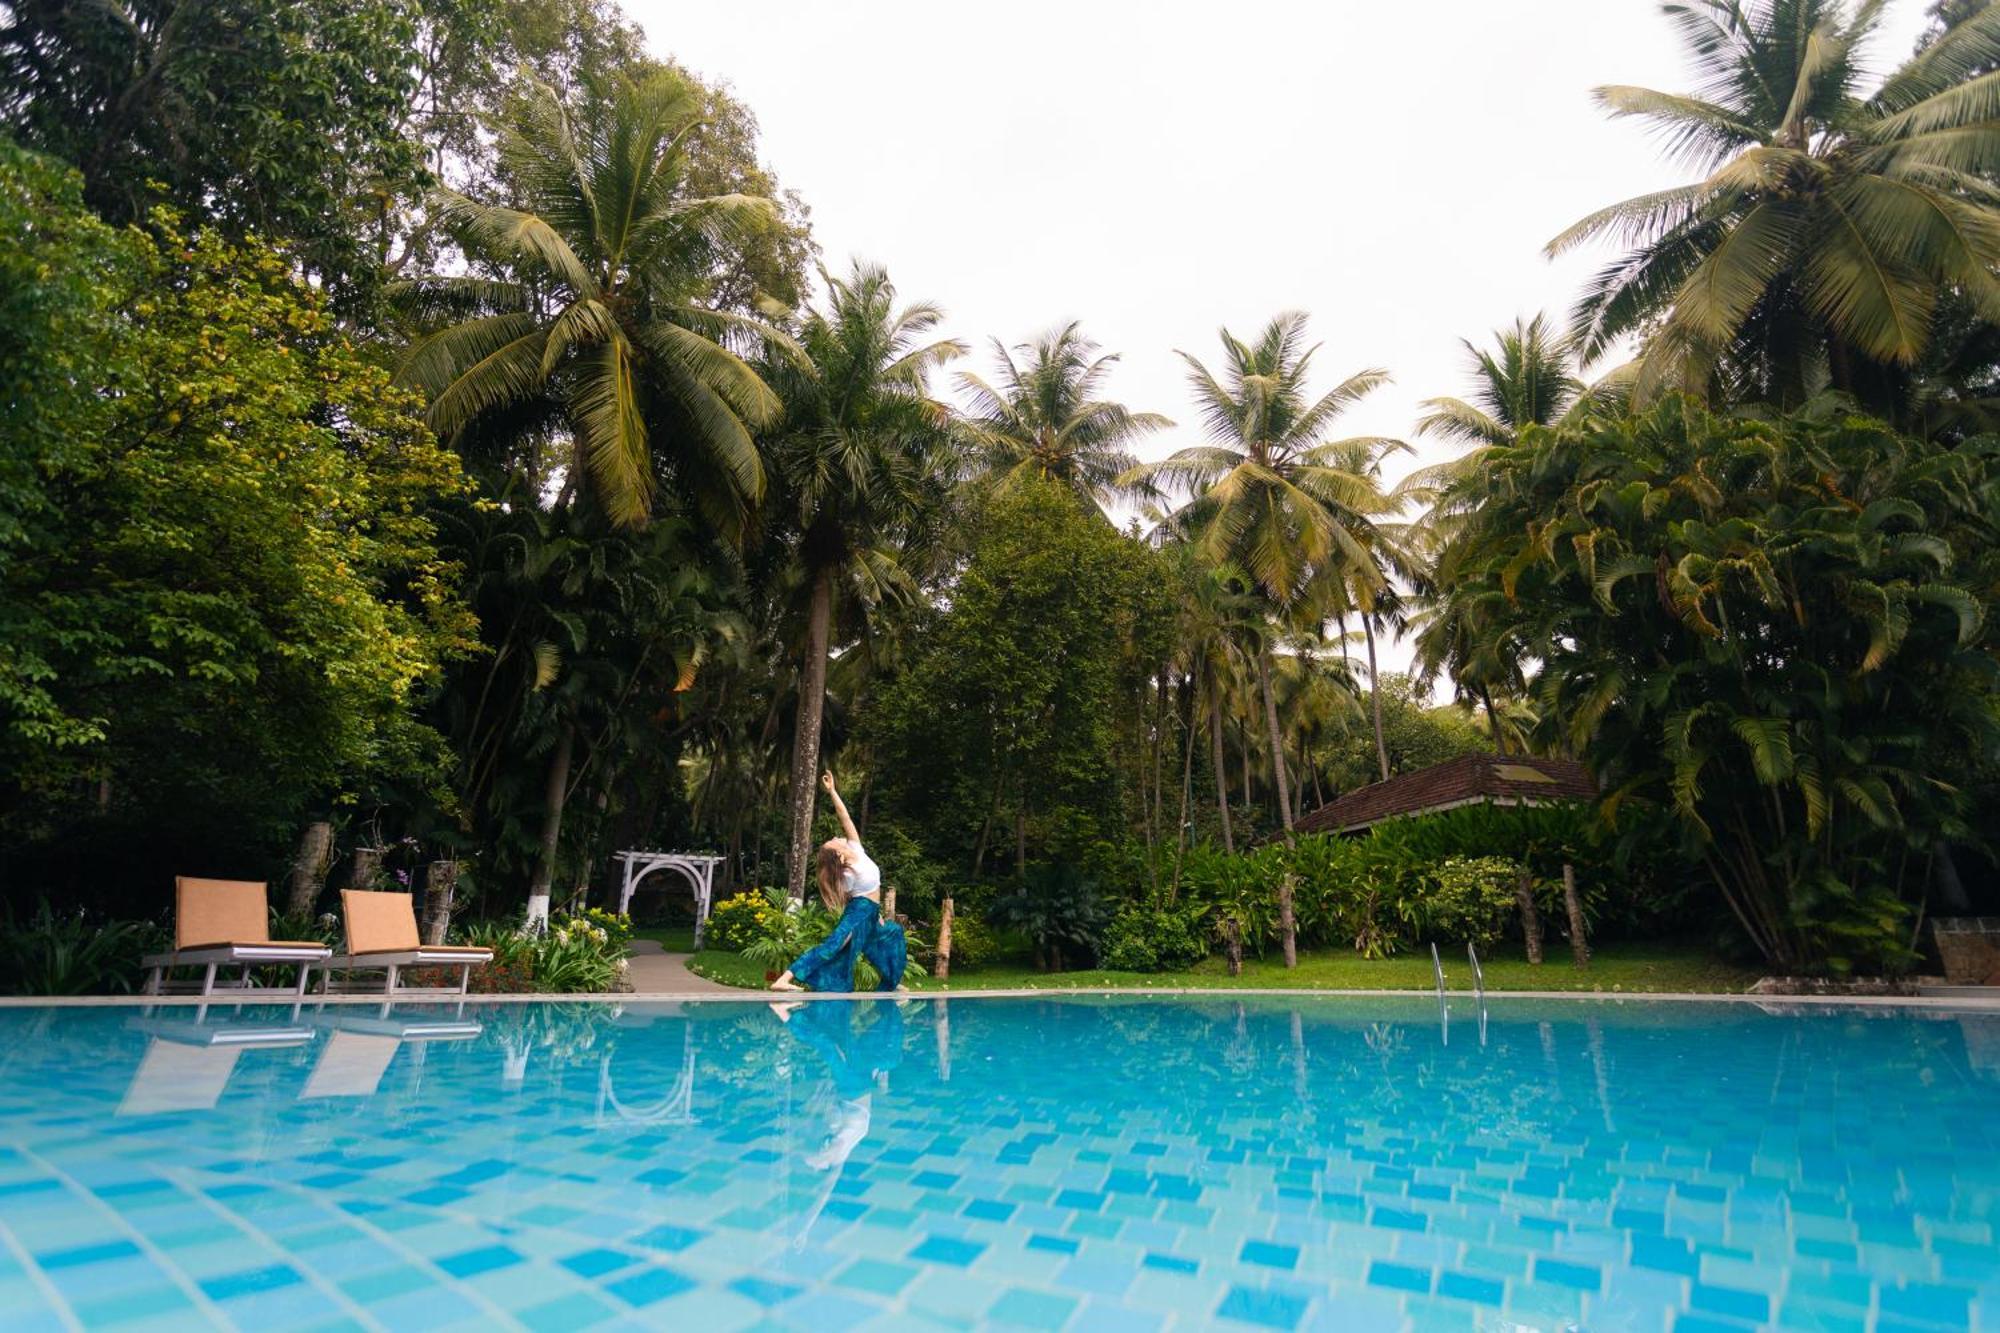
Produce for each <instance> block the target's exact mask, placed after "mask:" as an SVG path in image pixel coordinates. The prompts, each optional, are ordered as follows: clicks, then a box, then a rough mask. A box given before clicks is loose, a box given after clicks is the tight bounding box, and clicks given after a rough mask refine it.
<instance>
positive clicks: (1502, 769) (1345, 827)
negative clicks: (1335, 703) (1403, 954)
mask: <svg viewBox="0 0 2000 1333" xmlns="http://www.w3.org/2000/svg"><path fill="white" fill-rule="evenodd" d="M1596 799H1597V783H1596V782H1594V781H1592V780H1591V776H1590V773H1589V771H1588V770H1587V769H1585V768H1584V766H1583V765H1582V764H1579V763H1577V762H1576V761H1574V760H1571V759H1538V758H1533V757H1530V756H1528V755H1517V754H1468V755H1461V756H1460V757H1458V758H1457V759H1448V760H1446V761H1445V762H1444V763H1442V764H1436V765H1433V766H1432V767H1430V768H1425V769H1419V770H1418V771H1417V772H1415V773H1404V774H1401V775H1400V776H1398V777H1393V778H1390V779H1389V780H1388V781H1387V782H1376V783H1372V784H1370V785H1369V786H1366V787H1357V788H1356V789H1355V790H1353V791H1351V792H1348V793H1347V794H1346V795H1345V796H1342V797H1340V798H1339V799H1338V800H1336V801H1334V802H1333V803H1332V804H1330V805H1323V806H1321V807H1320V808H1319V809H1317V810H1315V811H1313V812H1312V813H1311V814H1309V815H1307V816H1306V817H1305V818H1304V819H1301V820H1300V821H1299V822H1298V831H1299V832H1300V833H1339V832H1342V831H1354V830H1359V829H1364V828H1367V827H1369V826H1370V825H1372V824H1378V823H1380V822H1381V821H1383V820H1385V819H1394V818H1395V817H1397V816H1398V815H1418V814H1426V813H1429V812H1431V811H1434V810H1448V809H1450V808H1451V807H1452V806H1455V805H1473V804H1481V803H1490V804H1493V805H1542V804H1546V803H1548V802H1550V801H1592V800H1596Z"/></svg>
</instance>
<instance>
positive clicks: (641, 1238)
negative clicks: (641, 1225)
mask: <svg viewBox="0 0 2000 1333" xmlns="http://www.w3.org/2000/svg"><path fill="white" fill-rule="evenodd" d="M707 1234H708V1233H707V1232H704V1231H696V1230H694V1229H693V1228H691V1227H677V1226H673V1225H671V1224H668V1223H662V1224H661V1225H659V1226H656V1227H653V1228H651V1229H649V1230H647V1231H643V1232H641V1233H640V1234H639V1235H636V1236H634V1237H632V1238H631V1244H634V1245H643V1246H645V1247H646V1248H647V1249H649V1250H663V1251H665V1252H666V1253H668V1254H679V1253H680V1252H681V1251H682V1250H685V1249H687V1248H688V1247H689V1246H690V1245H693V1244H694V1243H695V1242H696V1241H698V1240H700V1239H701V1238H702V1237H703V1236H705V1235H707Z"/></svg>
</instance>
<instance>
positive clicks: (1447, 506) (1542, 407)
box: [1384, 315, 1629, 766]
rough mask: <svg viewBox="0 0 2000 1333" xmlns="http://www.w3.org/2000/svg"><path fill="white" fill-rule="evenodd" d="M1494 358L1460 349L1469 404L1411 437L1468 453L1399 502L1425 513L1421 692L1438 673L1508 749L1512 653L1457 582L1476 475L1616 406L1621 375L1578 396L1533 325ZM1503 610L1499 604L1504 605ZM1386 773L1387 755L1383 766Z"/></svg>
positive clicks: (1478, 490) (1420, 575) (1515, 655)
mask: <svg viewBox="0 0 2000 1333" xmlns="http://www.w3.org/2000/svg"><path fill="white" fill-rule="evenodd" d="M1493 341H1494V350H1492V351H1486V350H1483V349H1481V348H1478V347H1476V346H1474V345H1473V344H1472V343H1469V342H1468V343H1467V344H1465V349H1466V352H1467V353H1468V354H1469V355H1470V356H1471V358H1472V369H1473V392H1472V396H1471V397H1470V398H1469V399H1460V398H1432V399H1428V400H1426V402H1425V403H1424V407H1425V408H1426V409H1427V410H1426V413H1425V415H1424V416H1423V417H1422V418H1420V419H1419V420H1418V422H1417V433H1418V434H1419V435H1428V436H1431V437H1433V438H1435V439H1442V440H1445V441H1448V442H1451V443H1460V444H1467V445H1470V446H1471V448H1469V449H1468V450H1467V451H1466V452H1465V453H1464V454H1462V455H1460V456H1459V457H1457V458H1454V459H1451V460H1450V461H1448V462H1445V463H1440V464H1436V465H1434V466H1432V467H1429V468H1423V469H1419V470H1418V471H1417V472H1416V473H1414V474H1412V475H1411V476H1410V477H1409V478H1408V479H1407V480H1406V481H1405V482H1404V483H1403V487H1402V490H1403V492H1404V494H1406V495H1408V496H1410V497H1411V498H1412V499H1415V500H1418V501H1420V502H1423V503H1426V504H1427V506H1428V507H1427V509H1426V511H1425V513H1424V516H1423V518H1422V519H1421V520H1420V521H1419V522H1418V523H1417V524H1416V525H1415V526H1414V528H1413V529H1412V531H1411V533H1410V544H1411V546H1412V548H1413V550H1415V551H1417V552H1419V553H1421V555H1422V556H1423V557H1424V558H1422V559H1419V560H1417V561H1415V562H1413V565H1414V568H1413V569H1412V571H1411V573H1412V577H1411V579H1410V584H1411V587H1412V589H1413V590H1414V592H1415V594H1416V598H1415V601H1416V606H1415V615H1414V623H1415V625H1416V626H1417V634H1416V649H1417V652H1416V671H1417V678H1418V680H1419V681H1420V682H1422V683H1424V684H1426V685H1427V684H1428V683H1429V682H1430V681H1432V680H1435V679H1436V678H1437V676H1438V675H1439V674H1440V673H1443V674H1444V675H1445V676H1446V677H1447V678H1448V679H1450V681H1451V682H1452V684H1453V686H1454V688H1455V689H1457V690H1458V691H1459V693H1460V695H1461V697H1464V698H1468V699H1471V700H1473V701H1474V702H1476V703H1478V704H1479V705H1480V706H1481V707H1483V708H1484V710H1485V712H1486V719H1487V725H1488V727H1489V729H1490V732H1491V737H1492V741H1493V744H1494V746H1495V747H1497V748H1499V749H1502V750H1504V749H1506V748H1507V745H1508V741H1509V733H1508V730H1507V728H1506V726H1505V725H1504V723H1503V716H1502V715H1503V709H1502V707H1501V705H1500V703H1499V702H1498V700H1505V699H1512V698H1518V697H1519V696H1520V694H1521V692H1522V690H1523V689H1524V682H1523V678H1522V672H1521V655H1520V651H1519V646H1518V645H1515V644H1512V643H1510V642H1509V641H1508V640H1506V639H1505V638H1504V637H1499V636H1496V635H1495V634H1493V633H1491V632H1490V631H1491V630H1492V629H1493V626H1494V624H1495V621H1496V616H1495V612H1496V610H1500V611H1501V616H1502V618H1504V609H1501V608H1496V607H1495V606H1494V605H1493V603H1492V602H1491V601H1490V598H1491V595H1492V590H1491V589H1488V588H1486V587H1485V586H1484V585H1481V584H1479V583H1477V582H1471V583H1468V582H1463V581H1461V580H1460V579H1459V578H1458V577H1457V574H1456V567H1457V565H1458V564H1459V563H1460V562H1461V561H1462V560H1463V559H1464V558H1465V547H1466V545H1467V543H1466V540H1465V525H1466V520H1467V516H1468V511H1467V510H1466V509H1465V508H1463V507H1461V501H1463V502H1464V503H1467V504H1473V505H1476V504H1478V503H1479V502H1480V498H1481V497H1483V496H1484V495H1485V493H1486V492H1485V489H1484V487H1483V485H1482V480H1483V479H1482V478H1481V477H1480V476H1479V473H1480V471H1481V469H1483V468H1484V467H1486V466H1487V465H1488V463H1489V461H1490V454H1491V450H1492V449H1493V448H1494V447H1496V446H1501V445H1511V444H1513V443H1514V442H1515V440H1516V439H1517V438H1518V437H1519V435H1520V432H1521V431H1522V430H1524V429H1526V428H1527V427H1529V426H1550V425H1554V424H1555V423H1556V422H1558V421H1568V420H1573V419H1576V418H1578V417H1580V416H1581V415H1582V414H1583V413H1586V412H1590V411H1595V410H1599V409H1600V408H1606V407H1611V406H1614V405H1618V404H1620V403H1622V401H1623V398H1624V391H1625V389H1626V387H1627V384H1626V381H1627V380H1628V379H1629V375H1627V374H1625V373H1622V372H1614V373H1613V374H1612V375H1609V376H1607V377H1606V378H1605V380H1604V381H1602V382H1600V383H1599V384H1598V385H1596V386H1594V387H1591V388H1588V389H1587V388H1586V387H1585V385H1584V383H1583V381H1582V380H1581V379H1579V378H1578V377H1577V375H1576V374H1575V372H1574V370H1573V368H1572V358H1571V356H1570V350H1569V346H1568V344H1567V342H1566V341H1565V340H1563V339H1559V338H1557V337H1555V336H1554V335H1553V334H1552V333H1551V332H1550V330H1549V328H1548V324H1547V320H1546V319H1545V318H1544V317H1543V316H1541V315H1537V316H1535V318H1534V319H1532V320H1529V321H1527V322H1526V323H1521V322H1519V321H1517V322H1516V323H1515V324H1514V326H1513V327H1512V328H1511V329H1502V330H1500V331H1498V332H1497V333H1495V334H1494V335H1493ZM1503 600H1504V599H1503ZM1384 763H1385V766H1386V755H1385V756H1384Z"/></svg>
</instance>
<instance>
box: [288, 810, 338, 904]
mask: <svg viewBox="0 0 2000 1333" xmlns="http://www.w3.org/2000/svg"><path fill="white" fill-rule="evenodd" d="M332 864H333V824H332V823H331V822H330V821H328V820H324V819H315V820H313V821H312V822H311V823H309V824H307V825H306V827H305V831H304V832H302V833H300V834H299V850H298V854H297V855H296V856H294V857H293V858H292V879H291V891H290V893H289V894H288V895H287V896H286V898H285V915H286V916H289V917H292V918H293V919H297V918H299V917H303V916H306V915H308V914H310V913H311V911H312V909H313V904H314V903H317V902H318V901H319V895H320V890H321V889H323V888H325V887H326V872H327V869H328V867H330V866H332Z"/></svg>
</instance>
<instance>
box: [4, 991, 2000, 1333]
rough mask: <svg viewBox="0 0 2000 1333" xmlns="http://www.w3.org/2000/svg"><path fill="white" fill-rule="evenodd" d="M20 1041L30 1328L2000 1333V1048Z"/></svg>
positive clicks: (1597, 1015)
mask: <svg viewBox="0 0 2000 1333" xmlns="http://www.w3.org/2000/svg"><path fill="white" fill-rule="evenodd" d="M1468 1005H1469V1002H1468V1001H1465V1000H1462V999H1456V998H1455V999H1454V1001H1453V1011H1452V1015H1451V1020H1450V1022H1449V1025H1448V1026H1444V1025H1441V1023H1440V1019H1439V1013H1438V1009H1437V1006H1436V1003H1435V1001H1425V1000H1420V999H1416V998H1411V999H1372V998H1369V999H1361V998H1328V999H1307V1000H1297V999H1290V998H1275V997H1274V998H1246V999H1244V1000H1242V1001H1237V1000H1234V999H1216V998H1206V997H1203V998H1195V997H1188V998H1176V999H1168V998H1163V997H1145V998H1141V999H1123V998H1098V999H1091V998H1050V999H1032V1000H1017V999H960V1000H953V1001H949V1002H946V1001H937V1000H918V1001H913V1002H910V1003H908V1004H906V1005H904V1006H900V1007H899V1006H896V1005H894V1004H889V1003H886V1002H877V1001H863V1002H857V1003H840V1002H836V1003H828V1002H821V1003H815V1004H808V1005H804V1006H801V1007H799V1008H797V1009H796V1010H794V1011H792V1012H791V1013H790V1014H789V1015H788V1018H787V1019H786V1020H782V1021H781V1019H780V1017H779V1016H777V1015H775V1014H774V1013H773V1012H772V1011H771V1010H769V1009H767V1008H766V1007H765V1006H763V1005H761V1004H746V1003H741V1002H735V1001H722V1002H705V1003H703V1002H690V1003H687V1004H680V1005H675V1004H656V1005H637V1004H634V1005H626V1006H622V1007H621V1006H617V1005H612V1004H601V1003H600V1004H542V1003H531V1004H505V1005H491V1006H480V1005H471V1006H467V1007H466V1008H465V1009H464V1010H463V1011H462V1014H461V1013H460V1012H459V1011H455V1010H452V1009H444V1008H435V1007H424V1006H409V1005H399V1006H397V1007H396V1008H395V1009H394V1010H392V1011H390V1012H389V1013H387V1014H386V1015H385V1014H383V1013H382V1012H381V1011H379V1010H377V1009H375V1008H372V1007H370V1008H356V1007H353V1006H328V1007H327V1008H325V1009H324V1010H318V1011H316V1010H314V1009H312V1008H310V1007H308V1008H307V1009H305V1010H304V1011H302V1012H300V1013H298V1014H296V1015H295V1014H294V1013H293V1011H292V1010H290V1009H289V1008H269V1007H244V1008H241V1009H238V1008H233V1007H213V1008H210V1009H208V1010H207V1011H206V1013H205V1014H199V1013H198V1012H197V1011H196V1010H194V1009H191V1008H184V1007H181V1008H168V1007H163V1008H160V1009H157V1010H154V1011H152V1012H150V1013H148V1012H147V1011H144V1010H141V1009H138V1008H95V1009H90V1008H45V1009H38V1008H27V1009H0V1071H3V1072H4V1077H0V1327H4V1328H5V1329H7V1330H10V1331H18V1330H24V1329H40V1328H51V1329H56V1328H75V1327H78V1326H82V1327H88V1328H97V1327H140V1328H155V1327H159V1328H169V1327H173V1328H178V1327H187V1328H208V1327H215V1326H225V1327H226V1326H230V1325H235V1326H240V1327H243V1328H259V1329H262V1328H393V1329H404V1328H407V1329H439V1328H451V1327H463V1328H507V1327H523V1326H525V1327H527V1328H532V1329H567V1328H582V1327H607V1328H609V1327H626V1328H631V1327H647V1328H669V1329H689V1330H699V1333H720V1331H721V1330H725V1329H732V1328H748V1327H766V1328H801V1329H813V1330H831V1329H842V1328H850V1327H853V1328H920V1327H969V1326H1016V1327H1025V1328H1036V1329H1054V1328H1070V1329H1125V1328H1132V1329H1157V1328H1167V1327H1171V1328H1191V1327H1209V1326H1222V1327H1248V1328H1258V1327H1261V1328H1282V1329H1289V1328H1328V1329H1376V1328H1380V1329H1397V1328H1416V1329H1426V1330H1428V1329H1461V1328H1492V1329H1499V1328H1516V1327H1525V1328H1536V1329H1554V1328H1562V1327H1568V1326H1576V1327H1583V1328H1589V1329H1645V1330H1667V1329H1675V1330H1694V1331H1697V1333H1709V1331H1712V1330H1721V1329H1741V1328H1749V1327H1758V1326H1782V1327H1786V1328H1802V1329H1848V1328H1853V1329H1864V1328H1866V1329H1878V1330H1895V1329H1904V1328H1911V1329H1916V1328H1926V1329H1935V1328H1959V1329H1966V1328H1973V1329H1981V1328H1983V1329H1996V1328H2000V1244H1996V1236H1995V1234H1994V1232H1995V1227H1996V1226H2000V1151H1996V1150H2000V1014H1996V1013H1993V1012H1990V1011H1989V1012H1984V1013H1975V1012H1950V1011H1921V1010H1893V1009H1859V1008H1840V1009H1828V1008H1812V1009H1801V1010H1800V1011H1799V1012H1796V1013H1791V1012H1784V1011H1782V1010H1780V1011H1775V1012H1773V1011H1767V1010H1766V1009H1764V1008H1760V1007H1758V1006H1754V1005H1748V1004H1713V1003H1674V1002H1659V1001H1653V1002H1644V1001H1625V1002H1613V1001H1528V1000H1509V1001H1495V1002H1493V1003H1492V1004H1491V1006H1490V1011H1489V1012H1488V1014H1487V1015H1486V1018H1485V1021H1484V1022H1483V1024H1482V1023H1481V1022H1480V1021H1479V1018H1478V1015H1477V1013H1476V1011H1472V1010H1470V1009H1469V1008H1468Z"/></svg>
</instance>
